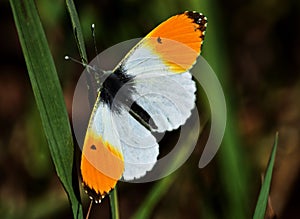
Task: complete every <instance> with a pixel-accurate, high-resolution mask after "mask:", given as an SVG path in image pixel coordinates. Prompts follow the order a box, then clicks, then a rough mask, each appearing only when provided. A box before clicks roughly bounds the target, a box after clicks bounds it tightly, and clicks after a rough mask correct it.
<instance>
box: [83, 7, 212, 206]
mask: <svg viewBox="0 0 300 219" xmlns="http://www.w3.org/2000/svg"><path fill="white" fill-rule="evenodd" d="M206 26H207V19H206V17H205V16H204V15H203V14H201V13H198V12H195V11H186V12H184V13H182V14H178V15H175V16H173V17H171V18H169V19H168V20H166V21H164V22H163V23H161V24H160V25H159V26H157V27H156V28H155V29H154V30H152V31H151V32H150V33H149V34H148V35H146V37H144V38H143V39H142V40H141V41H140V42H138V43H137V45H135V46H134V47H133V48H132V49H131V50H130V51H129V52H128V53H127V55H126V56H125V57H124V58H123V59H122V60H121V61H120V63H119V64H118V65H117V66H116V67H115V68H114V69H113V70H112V71H110V72H105V73H102V75H101V73H100V76H99V78H100V81H101V83H100V85H99V89H98V93H97V99H96V102H95V104H94V107H93V110H92V113H91V116H90V119H89V124H88V128H87V131H86V135H85V139H84V144H83V148H82V157H81V167H80V168H81V176H82V182H83V186H84V189H85V191H86V192H87V193H88V195H89V197H90V198H91V199H93V200H94V201H95V202H101V199H102V198H104V196H105V195H107V194H108V193H109V192H110V191H111V190H112V189H113V188H114V187H115V186H116V183H117V182H118V181H119V180H120V179H121V178H122V179H124V180H126V181H130V180H134V179H138V178H141V177H143V176H144V175H145V174H146V173H147V171H151V169H152V168H153V166H154V165H155V163H156V162H157V157H158V154H159V145H158V143H157V140H156V138H155V137H154V136H153V134H152V133H151V132H165V131H170V130H174V129H177V128H178V127H179V126H181V125H183V124H184V123H185V122H186V120H187V119H188V118H189V116H190V115H191V110H192V109H193V108H194V106H195V99H196V98H195V92H196V85H195V82H194V81H193V80H192V75H191V73H190V72H189V70H190V69H191V68H192V66H193V65H194V64H195V62H196V59H197V57H198V56H199V54H200V52H201V47H202V44H203V40H204V35H205V30H206ZM104 75H105V77H103V76H104Z"/></svg>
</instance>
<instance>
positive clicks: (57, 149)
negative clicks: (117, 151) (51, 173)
mask: <svg viewBox="0 0 300 219" xmlns="http://www.w3.org/2000/svg"><path fill="white" fill-rule="evenodd" d="M10 4H11V8H12V11H13V15H14V20H15V24H16V27H17V31H18V35H19V39H20V42H21V47H22V50H23V54H24V57H25V61H26V65H27V69H28V74H29V77H30V81H31V85H32V89H33V92H34V95H35V100H36V104H37V107H38V109H39V112H40V117H41V120H42V125H43V128H44V132H45V135H46V138H47V141H48V144H49V149H50V152H51V156H52V159H53V162H54V165H55V169H56V172H57V175H58V177H59V179H60V180H61V182H62V184H63V186H64V188H65V190H66V192H67V194H68V197H69V200H70V202H71V205H72V211H73V215H74V218H82V207H81V204H80V202H79V200H78V199H77V196H76V194H75V191H77V190H78V188H77V189H76V188H75V190H74V187H73V184H72V169H73V153H74V151H73V149H74V148H73V140H72V135H71V129H70V124H69V120H68V115H67V111H66V107H65V103H64V98H63V95H62V89H61V86H60V83H59V80H58V76H57V72H56V69H55V65H54V62H53V58H52V56H51V53H50V50H49V47H48V43H47V40H46V37H45V34H44V31H43V27H42V25H41V22H40V18H39V16H38V12H37V9H36V6H35V4H34V1H32V0H28V1H18V0H11V1H10Z"/></svg>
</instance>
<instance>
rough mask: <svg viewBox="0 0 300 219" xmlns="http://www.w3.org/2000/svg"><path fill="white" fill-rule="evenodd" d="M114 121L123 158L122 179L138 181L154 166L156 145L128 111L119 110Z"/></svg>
mask: <svg viewBox="0 0 300 219" xmlns="http://www.w3.org/2000/svg"><path fill="white" fill-rule="evenodd" d="M114 119H115V124H116V128H117V132H118V134H119V136H120V140H121V145H122V151H123V156H124V165H125V169H124V173H123V179H124V180H126V181H128V180H133V179H138V178H140V177H142V176H144V175H145V174H146V172H147V171H150V170H151V169H152V168H153V166H154V165H155V163H156V161H157V156H158V153H159V150H158V144H157V142H156V139H155V137H154V136H153V135H152V134H151V132H150V131H149V130H147V129H146V128H145V127H144V126H143V125H141V123H139V122H138V121H137V120H136V119H135V118H134V117H132V116H131V115H130V114H129V113H128V109H125V108H121V109H119V112H118V113H117V114H116V115H115V117H114Z"/></svg>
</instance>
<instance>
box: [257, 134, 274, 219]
mask: <svg viewBox="0 0 300 219" xmlns="http://www.w3.org/2000/svg"><path fill="white" fill-rule="evenodd" d="M277 142H278V133H276V136H275V141H274V145H273V149H272V154H271V157H270V160H269V164H268V166H267V170H266V174H265V178H264V182H263V184H262V187H261V190H260V193H259V196H258V201H257V204H256V207H255V211H254V216H253V219H264V218H265V213H266V208H267V204H268V198H269V191H270V186H271V181H272V173H273V167H274V163H275V154H276V150H277Z"/></svg>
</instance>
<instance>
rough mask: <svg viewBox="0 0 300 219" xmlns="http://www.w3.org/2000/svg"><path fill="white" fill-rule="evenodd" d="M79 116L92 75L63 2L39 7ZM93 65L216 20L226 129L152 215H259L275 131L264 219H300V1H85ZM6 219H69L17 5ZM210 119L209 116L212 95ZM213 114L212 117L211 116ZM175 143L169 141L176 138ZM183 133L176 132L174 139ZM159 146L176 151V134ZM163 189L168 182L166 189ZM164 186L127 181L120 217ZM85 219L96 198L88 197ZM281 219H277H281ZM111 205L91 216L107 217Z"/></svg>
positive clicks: (181, 173) (4, 59) (4, 117)
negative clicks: (127, 44)
mask: <svg viewBox="0 0 300 219" xmlns="http://www.w3.org/2000/svg"><path fill="white" fill-rule="evenodd" d="M36 4H37V7H38V10H39V13H40V17H41V20H42V24H43V27H44V29H45V32H46V36H47V39H48V42H49V46H50V49H51V52H52V55H53V58H54V61H55V64H56V68H57V72H58V74H59V78H60V81H61V85H62V87H63V91H64V96H65V101H66V106H67V109H68V113H69V115H70V116H71V112H72V98H73V92H74V87H75V86H76V82H77V80H78V78H79V76H80V74H81V72H82V71H83V67H82V66H81V65H78V64H76V63H73V62H66V61H65V60H64V56H65V55H66V54H68V55H69V56H72V57H74V58H76V59H80V57H79V53H78V50H77V46H76V42H75V38H74V35H73V31H72V26H71V22H70V18H69V15H68V13H67V10H66V6H65V2H64V1H63V0H52V1H50V0H39V1H36ZM75 4H76V7H77V10H78V13H79V18H80V21H81V25H82V29H83V33H84V37H85V42H86V46H87V51H88V57H89V59H90V60H91V59H92V58H93V57H94V56H95V51H94V43H93V39H92V34H91V30H90V25H91V24H92V23H95V24H96V40H97V47H98V51H102V50H105V49H106V48H108V47H110V46H113V45H114V44H116V43H119V42H122V41H124V40H128V39H132V38H136V37H142V36H145V35H146V34H147V33H148V32H149V31H151V30H152V29H153V28H154V27H156V26H157V25H158V24H159V23H161V22H162V21H164V20H166V19H167V18H169V17H170V16H172V15H174V14H177V13H181V12H183V11H185V10H196V11H199V12H202V13H204V14H205V15H206V16H207V17H208V27H207V32H206V38H205V42H204V47H203V53H202V55H203V57H204V58H205V59H206V60H207V61H208V63H209V64H210V65H211V67H212V68H213V69H214V70H215V72H216V73H217V75H218V78H219V80H220V82H221V84H222V86H223V89H224V93H225V97H226V101H227V107H228V121H227V129H226V133H225V136H224V140H223V144H222V145H221V148H220V150H219V151H218V154H217V156H216V157H215V158H214V159H213V161H212V162H210V164H209V165H208V166H206V167H205V168H204V169H199V168H198V166H197V165H198V161H199V158H200V156H201V152H202V146H203V145H204V144H205V141H206V137H207V133H208V132H209V126H206V127H205V128H204V131H203V133H202V135H201V136H200V139H199V144H198V145H197V147H196V149H195V151H194V152H193V154H192V156H191V157H190V158H189V160H188V161H187V162H186V163H185V164H184V165H183V166H182V167H181V168H179V169H178V170H177V171H176V172H175V173H173V174H172V175H171V176H170V177H173V178H172V180H171V183H170V184H169V186H168V188H167V190H165V191H164V192H165V194H164V195H163V196H162V197H161V198H160V199H159V200H157V203H156V205H155V207H154V209H153V211H152V213H151V215H149V217H150V218H205V219H206V218H251V217H252V215H253V212H254V208H255V204H256V201H257V197H258V193H259V189H260V186H261V180H262V175H263V173H264V170H265V168H266V165H267V163H268V159H269V155H270V152H271V148H272V145H273V141H274V136H275V133H276V131H279V145H278V151H277V155H276V163H275V167H274V172H273V182H272V187H271V192H270V200H271V202H270V203H269V207H268V212H267V216H266V218H276V217H277V218H284V219H289V218H300V198H299V197H300V187H299V183H300V177H299V176H300V175H299V170H300V159H299V155H300V142H299V141H300V139H299V137H298V136H299V126H300V111H299V109H300V101H299V96H300V86H299V85H300V84H299V83H300V78H299V75H300V74H299V73H300V53H299V51H300V42H299V40H298V39H300V29H299V26H300V2H299V1H297V0H290V1H279V0H266V1H257V0H244V1H237V0H229V1H225V2H224V1H218V0H211V1H204V0H200V1H198V0H185V1H183V0H176V1H175V0H165V1H161V0H152V1H137V0H111V1H108V0H101V1H93V0H86V1H75ZM0 27H1V28H2V37H1V41H0V50H1V51H2V52H1V58H0V148H1V150H0V179H1V180H0V215H1V218H54V217H55V218H71V217H72V214H71V209H70V206H69V203H68V200H67V196H66V194H65V193H64V190H63V187H62V186H61V184H60V182H59V179H58V177H57V176H56V174H55V171H54V167H53V163H52V160H51V157H50V155H49V149H48V145H47V142H46V139H45V135H44V133H43V129H42V126H41V121H40V118H39V113H38V111H37V107H36V104H35V101H34V96H33V93H32V89H31V85H30V80H29V77H28V73H27V69H26V65H25V61H24V57H23V54H22V51H21V47H20V43H19V40H18V36H17V32H16V28H15V25H14V21H13V17H12V12H11V8H10V5H9V2H8V1H0ZM199 92H200V94H199V95H198V96H199V97H198V100H197V103H198V104H199V105H200V106H202V107H200V109H203V112H201V115H202V114H203V115H209V109H208V108H207V107H205V106H203V105H205V104H202V103H206V102H207V100H206V99H205V94H201V88H199ZM204 117H205V116H204ZM172 135H173V134H172V133H171V134H170V136H171V137H170V139H171V138H172ZM174 135H176V132H175V134H174ZM161 144H166V145H168V136H167V138H166V139H164V140H163V142H162V143H161ZM158 183H159V182H158ZM155 185H156V184H155V183H147V184H128V183H122V182H121V183H119V184H118V186H119V189H118V193H119V205H120V215H121V218H130V217H131V216H133V214H134V213H135V212H136V211H137V210H138V209H139V208H141V207H142V204H143V201H144V200H145V199H146V198H147V195H148V194H149V193H151V189H152V188H153V187H154V186H155ZM82 198H83V205H84V212H86V211H87V207H88V200H87V197H86V195H85V194H82ZM275 215H276V216H275ZM109 217H110V210H109V201H108V198H105V199H104V200H103V203H102V204H100V205H98V206H94V207H93V209H92V212H91V218H109Z"/></svg>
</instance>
